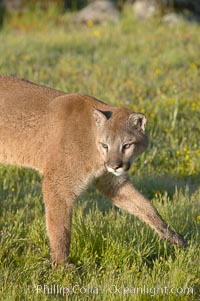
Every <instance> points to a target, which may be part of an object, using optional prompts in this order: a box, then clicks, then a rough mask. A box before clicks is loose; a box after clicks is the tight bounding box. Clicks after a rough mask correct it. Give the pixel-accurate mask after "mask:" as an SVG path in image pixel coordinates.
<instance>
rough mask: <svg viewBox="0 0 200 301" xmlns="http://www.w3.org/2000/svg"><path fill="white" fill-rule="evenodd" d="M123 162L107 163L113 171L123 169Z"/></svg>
mask: <svg viewBox="0 0 200 301" xmlns="http://www.w3.org/2000/svg"><path fill="white" fill-rule="evenodd" d="M122 166H123V164H122V161H119V162H114V163H107V167H108V168H112V169H113V170H117V169H118V168H120V167H122Z"/></svg>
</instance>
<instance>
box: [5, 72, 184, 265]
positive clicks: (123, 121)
mask: <svg viewBox="0 0 200 301" xmlns="http://www.w3.org/2000/svg"><path fill="white" fill-rule="evenodd" d="M146 122H147V120H146V117H145V116H144V115H143V114H140V113H134V112H132V111H130V110H129V109H126V108H119V107H114V106H110V105H107V104H105V103H103V102H101V101H99V100H97V99H95V98H93V97H90V96H86V95H82V94H78V93H75V94H66V93H64V92H61V91H58V90H54V89H50V88H48V87H45V86H40V85H37V84H34V83H31V82H28V81H25V80H21V79H17V78H14V77H8V76H0V162H1V163H5V164H11V165H18V166H25V167H31V168H34V169H36V170H38V171H39V172H40V173H41V174H42V175H43V181H42V191H43V197H44V204H45V213H46V226H47V232H48V237H49V241H50V248H51V255H52V260H53V262H54V263H55V264H65V263H66V262H67V260H68V255H69V247H70V233H71V219H72V207H73V203H74V201H75V199H76V198H77V197H78V196H79V195H80V193H81V192H82V191H83V190H84V189H86V187H87V186H88V184H89V183H91V182H93V183H94V185H95V186H96V187H97V189H98V190H99V191H100V192H101V193H103V194H104V195H105V196H106V197H109V198H110V199H112V202H113V203H114V204H115V205H116V206H117V207H119V208H122V209H124V210H126V211H128V212H130V213H131V214H133V215H135V216H137V217H139V218H140V219H141V220H142V221H144V222H146V223H147V224H148V225H149V226H150V227H151V228H153V229H154V230H155V231H156V232H157V233H158V235H159V236H160V237H161V238H162V239H165V240H167V241H169V242H171V243H172V244H176V245H177V246H178V247H184V246H185V245H186V242H185V240H184V238H183V237H182V236H181V235H180V234H179V233H176V232H174V231H172V230H171V229H170V227H169V226H168V225H167V224H166V222H165V221H164V220H163V219H162V217H161V216H160V215H159V213H158V212H157V210H156V208H155V207H154V206H153V205H152V203H151V202H150V201H149V200H148V199H147V198H145V197H144V196H143V195H142V194H140V193H139V192H138V191H137V189H135V188H134V186H133V185H132V184H131V182H130V180H129V177H128V175H127V172H128V170H129V168H130V165H131V163H132V162H133V161H134V160H135V158H136V157H137V156H138V155H139V154H141V153H142V152H143V151H145V149H146V148H147V146H148V137H147V132H146Z"/></svg>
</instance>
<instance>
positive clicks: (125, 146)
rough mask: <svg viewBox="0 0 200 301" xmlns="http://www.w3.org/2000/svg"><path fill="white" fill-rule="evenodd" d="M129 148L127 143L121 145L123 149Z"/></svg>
mask: <svg viewBox="0 0 200 301" xmlns="http://www.w3.org/2000/svg"><path fill="white" fill-rule="evenodd" d="M130 146H131V143H127V144H124V145H123V149H128V148H129V147H130Z"/></svg>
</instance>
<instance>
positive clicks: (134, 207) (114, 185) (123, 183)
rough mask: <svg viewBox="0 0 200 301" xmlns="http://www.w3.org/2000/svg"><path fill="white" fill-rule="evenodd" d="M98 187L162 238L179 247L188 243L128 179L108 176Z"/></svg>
mask: <svg viewBox="0 0 200 301" xmlns="http://www.w3.org/2000/svg"><path fill="white" fill-rule="evenodd" d="M96 186H97V188H98V189H99V190H100V192H102V193H103V194H104V195H106V196H107V197H109V198H111V199H112V201H113V203H114V204H115V205H116V206H117V207H119V208H121V209H124V210H126V211H127V212H129V213H131V214H133V215H135V216H137V217H138V218H140V219H141V220H142V221H144V222H145V223H147V224H148V225H149V226H150V227H151V228H152V229H154V230H155V231H156V233H157V234H158V235H159V236H160V237H161V238H162V239H165V240H167V241H169V242H170V243H172V244H175V245H177V246H178V247H185V246H186V241H185V240H184V238H183V237H182V236H181V235H180V234H179V233H177V232H174V231H173V230H172V229H170V227H169V226H168V225H167V223H166V222H165V221H164V220H163V219H162V217H161V216H160V214H159V213H158V211H157V210H156V208H155V207H154V206H153V204H152V203H151V202H150V201H149V200H148V199H147V198H146V197H144V196H143V195H142V194H141V193H140V192H139V191H138V190H137V189H136V188H135V187H134V186H133V185H132V183H131V182H130V181H129V179H128V178H127V177H116V176H114V175H112V174H106V175H105V176H102V177H101V178H100V179H98V180H97V181H96Z"/></svg>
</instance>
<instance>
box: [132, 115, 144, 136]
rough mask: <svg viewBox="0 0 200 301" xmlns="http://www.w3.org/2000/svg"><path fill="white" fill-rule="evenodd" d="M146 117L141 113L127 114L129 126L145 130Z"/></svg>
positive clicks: (141, 130)
mask: <svg viewBox="0 0 200 301" xmlns="http://www.w3.org/2000/svg"><path fill="white" fill-rule="evenodd" d="M146 124H147V118H146V117H145V116H144V115H143V114H141V113H133V114H131V115H130V116H129V126H130V128H131V129H133V130H138V131H140V132H143V133H145V132H146Z"/></svg>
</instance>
